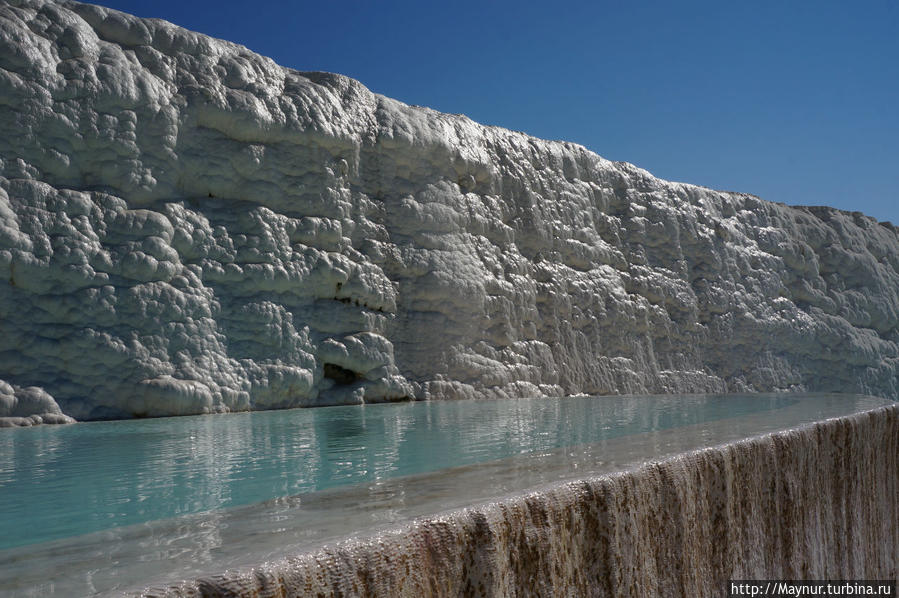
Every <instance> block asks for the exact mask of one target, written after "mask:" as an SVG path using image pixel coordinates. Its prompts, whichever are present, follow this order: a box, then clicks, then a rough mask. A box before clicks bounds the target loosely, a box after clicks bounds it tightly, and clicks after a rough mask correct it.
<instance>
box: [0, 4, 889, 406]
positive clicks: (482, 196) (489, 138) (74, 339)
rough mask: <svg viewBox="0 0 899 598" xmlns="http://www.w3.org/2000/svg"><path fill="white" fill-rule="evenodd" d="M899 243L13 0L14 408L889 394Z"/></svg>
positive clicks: (116, 19)
mask: <svg viewBox="0 0 899 598" xmlns="http://www.w3.org/2000/svg"><path fill="white" fill-rule="evenodd" d="M897 271H899V238H897V232H896V229H894V228H893V227H892V226H891V225H886V224H878V223H877V222H875V221H874V220H872V219H870V218H868V217H865V216H863V215H861V214H859V213H851V214H850V213H845V212H840V211H837V210H834V209H830V208H789V207H786V206H783V205H778V204H773V203H768V202H765V201H762V200H759V199H758V198H756V197H753V196H751V195H744V194H737V193H724V192H717V191H712V190H709V189H705V188H701V187H696V186H691V185H685V184H680V183H669V182H665V181H661V180H659V179H656V178H654V177H653V176H651V175H650V174H649V173H647V172H646V171H643V170H641V169H639V168H636V167H634V166H632V165H629V164H624V163H618V162H609V161H607V160H604V159H603V158H600V157H599V156H597V155H595V154H593V153H591V152H589V151H587V150H586V149H584V148H583V147H580V146H577V145H573V144H570V143H562V142H548V141H541V140H538V139H534V138H531V137H528V136H526V135H524V134H520V133H515V132H511V131H507V130H504V129H499V128H493V127H485V126H481V125H479V124H477V123H474V122H472V121H471V120H469V119H467V118H465V117H462V116H453V115H446V114H441V113H438V112H434V111H432V110H428V109H424V108H417V107H410V106H406V105H404V104H402V103H400V102H397V101H394V100H391V99H389V98H385V97H382V96H378V95H376V94H373V93H371V92H370V91H369V90H367V89H366V88H365V87H363V86H362V85H361V84H360V83H358V82H356V81H353V80H351V79H348V78H346V77H342V76H339V75H332V74H325V73H300V72H297V71H294V70H291V69H286V68H282V67H280V66H278V65H276V64H275V63H273V62H272V61H271V60H269V59H267V58H264V57H262V56H258V55H256V54H253V53H252V52H250V51H248V50H247V49H246V48H244V47H242V46H238V45H235V44H231V43H228V42H224V41H219V40H215V39H211V38H209V37H206V36H203V35H199V34H196V33H192V32H189V31H186V30H184V29H181V28H178V27H176V26H174V25H172V24H170V23H167V22H164V21H159V20H152V19H138V18H136V17H132V16H129V15H126V14H123V13H120V12H116V11H113V10H107V9H104V8H100V7H97V6H92V5H88V4H78V3H75V2H67V1H63V2H50V1H46V0H13V1H9V0H7V1H5V2H4V3H3V4H2V5H0V272H2V279H3V282H2V283H0V379H3V380H5V381H6V384H3V386H2V387H0V416H4V415H11V416H18V417H19V418H20V420H21V421H25V420H27V419H28V417H27V416H29V415H33V414H42V413H43V414H48V415H49V414H57V415H56V417H61V416H59V415H58V414H59V410H58V409H56V410H54V408H53V401H54V400H55V401H56V403H58V405H59V406H60V407H61V408H62V411H63V412H64V413H66V414H67V415H70V416H73V417H75V418H78V419H90V418H102V417H130V416H147V415H151V416H152V415H175V414H189V413H206V412H221V411H233V410H247V409H270V408H283V407H293V406H303V405H325V404H336V403H355V402H362V401H365V402H370V401H388V400H395V399H403V398H407V397H408V398H416V399H438V398H454V397H475V396H489V397H518V396H525V395H528V396H540V395H563V394H573V393H591V394H592V393H649V392H660V393H661V392H665V393H668V392H694V391H725V390H729V391H752V390H756V391H769V390H787V389H797V390H798V389H804V390H827V391H846V392H862V393H872V394H880V395H886V396H892V397H895V396H897V381H896V372H897V363H899V361H897V360H899V332H897V324H899V316H897V309H899V298H897V292H899V273H897ZM32 387H37V388H32ZM4 388H6V389H8V390H9V392H7V391H6V390H3V389H4ZM17 393H18V394H17ZM22 393H25V395H28V397H32V398H34V400H32V401H31V403H33V404H34V405H35V409H37V411H34V410H32V411H33V413H25V411H27V409H24V406H25V405H27V404H31V403H29V400H31V399H21V400H19V399H17V398H16V397H17V396H18V395H22ZM25 395H22V396H25ZM35 397H36V398H35ZM23 409H24V410H23ZM7 412H8V413H7ZM48 419H49V420H54V417H49V418H48ZM32 421H33V420H32Z"/></svg>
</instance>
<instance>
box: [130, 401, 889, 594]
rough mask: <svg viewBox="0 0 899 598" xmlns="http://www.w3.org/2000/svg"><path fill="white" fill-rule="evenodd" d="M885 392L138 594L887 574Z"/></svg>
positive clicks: (562, 590) (713, 584) (454, 590)
mask: <svg viewBox="0 0 899 598" xmlns="http://www.w3.org/2000/svg"><path fill="white" fill-rule="evenodd" d="M897 471H899V406H896V405H892V406H888V407H883V408H879V409H874V410H871V411H867V412H863V413H858V414H854V415H848V416H844V417H840V418H836V419H829V420H825V421H821V422H816V423H812V424H806V425H803V426H800V427H798V428H794V429H790V430H786V431H782V432H776V433H772V434H769V435H765V436H757V437H753V438H750V439H745V440H740V441H736V442H732V443H729V444H724V445H719V446H716V447H713V448H705V449H700V450H695V451H691V452H688V453H683V454H680V455H677V456H674V457H670V458H668V459H665V460H662V461H659V462H654V463H649V464H644V465H642V466H640V467H637V468H636V469H631V470H629V471H623V472H617V473H611V474H606V475H601V476H599V477H591V478H588V479H582V480H578V481H571V482H564V483H557V484H554V485H551V486H549V487H544V488H542V489H540V490H539V491H536V492H532V493H530V494H526V495H521V496H513V497H509V498H506V499H503V500H498V501H493V502H490V503H487V504H483V505H480V506H477V507H473V508H467V509H461V510H458V511H454V512H450V513H446V514H444V515H442V516H437V517H431V518H427V519H421V520H418V521H416V522H414V523H412V524H408V525H406V526H405V527H403V528H401V529H398V530H393V531H390V532H384V533H381V534H378V535H376V536H374V537H370V538H369V539H367V540H348V541H344V542H341V543H338V544H335V545H331V546H326V547H324V548H321V549H319V550H317V551H314V552H310V553H306V554H303V555H301V556H297V557H294V558H284V559H280V560H274V561H272V562H269V563H268V564H265V565H262V566H259V567H255V568H248V569H243V570H235V571H231V572H228V573H224V574H219V575H215V576H210V577H205V578H202V579H199V580H196V581H187V582H182V583H180V584H175V585H170V586H168V587H164V588H159V589H156V590H147V591H145V592H144V593H143V595H145V596H282V595H285V596H286V595H291V596H293V595H315V596H339V595H343V596H402V595H405V596H459V595H482V596H512V595H541V596H560V595H569V596H573V595H577V596H593V595H611V596H614V595H643V596H720V595H723V594H724V593H725V592H726V590H725V587H726V586H725V584H726V581H727V580H729V579H888V580H896V578H897V558H899V557H897V555H899V524H897V521H899V517H897V515H899V482H897Z"/></svg>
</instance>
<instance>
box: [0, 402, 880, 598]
mask: <svg viewBox="0 0 899 598" xmlns="http://www.w3.org/2000/svg"><path fill="white" fill-rule="evenodd" d="M890 403H892V401H889V400H886V399H879V398H874V397H863V396H856V395H808V394H806V395H783V394H781V395H668V396H650V397H569V398H564V399H523V400H507V401H458V402H425V403H404V404H387V405H367V406H348V407H328V408H318V409H305V410H303V409H298V410H289V411H270V412H256V413H242V414H230V415H218V416H197V417H180V418H162V419H152V420H131V421H120V422H97V423H82V424H75V425H72V426H42V427H37V428H21V429H7V430H0V455H2V460H0V596H50V595H56V596H74V595H102V594H103V593H104V592H114V593H116V594H115V595H118V593H119V592H121V591H122V590H123V589H125V588H131V589H134V588H140V587H143V585H146V584H147V583H149V582H151V581H159V580H169V581H172V580H177V579H184V578H188V577H191V576H195V575H199V574H208V573H210V572H215V571H221V570H224V569H225V568H229V567H240V566H244V565H247V564H255V563H259V562H265V561H267V560H270V559H274V558H278V557H279V556H282V555H284V554H290V553H291V551H294V552H295V551H298V550H308V549H313V548H314V547H315V546H317V545H320V543H321V542H322V541H324V540H332V539H339V538H342V537H347V536H348V535H357V534H362V535H364V534H366V533H370V532H371V530H373V529H378V528H379V526H381V527H383V526H392V525H394V524H397V523H398V522H403V521H408V520H410V519H412V518H414V517H419V516H423V515H428V514H432V513H436V512H440V511H441V510H446V509H452V508H459V507H461V506H466V505H470V504H474V503H476V502H477V501H483V500H490V499H492V498H493V497H498V496H502V495H506V494H509V493H517V492H521V491H526V490H528V489H529V488H533V487H535V486H537V485H540V484H547V483H555V482H557V481H559V480H564V479H572V478H573V477H580V476H585V475H597V474H602V473H604V472H610V471H618V470H621V469H622V468H626V467H630V466H634V465H637V464H640V463H642V462H646V461H650V460H654V459H660V458H663V457H665V456H668V455H672V454H677V453H679V452H684V451H688V450H694V449H697V448H702V447H704V446H711V445H714V444H720V443H724V442H730V441H734V440H737V439H741V438H746V437H748V436H752V435H757V434H762V433H768V432H773V431H778V430H783V429H788V428H790V427H795V426H797V425H802V424H804V423H809V422H812V421H819V420H821V419H826V418H830V417H841V416H845V415H848V414H851V413H856V412H859V411H863V410H868V409H874V408H877V407H879V406H882V405H886V404H890Z"/></svg>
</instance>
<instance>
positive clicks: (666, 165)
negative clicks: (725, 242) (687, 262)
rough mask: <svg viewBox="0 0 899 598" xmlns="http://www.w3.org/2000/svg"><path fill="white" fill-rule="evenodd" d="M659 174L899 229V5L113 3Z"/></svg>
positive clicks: (884, 1)
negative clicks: (847, 213) (848, 213)
mask: <svg viewBox="0 0 899 598" xmlns="http://www.w3.org/2000/svg"><path fill="white" fill-rule="evenodd" d="M101 4H104V5H105V6H110V7H112V8H117V9H119V10H124V11H126V12H130V13H133V14H137V15H139V16H145V17H159V18H163V19H166V20H169V21H172V22H174V23H177V24H178V25H181V26H183V27H187V28H189V29H193V30H196V31H200V32H203V33H206V34H209V35H212V36H215V37H221V38H225V39H228V40H231V41H235V42H238V43H241V44H244V45H246V46H248V47H249V48H250V49H251V50H254V51H256V52H259V53H261V54H265V55H267V56H271V57H272V58H274V59H275V60H276V61H277V62H279V63H280V64H282V65H284V66H289V67H293V68H297V69H300V70H323V71H332V72H337V73H342V74H345V75H348V76H350V77H353V78H355V79H358V80H360V81H362V83H364V84H365V85H366V86H367V87H369V88H370V89H372V90H373V91H375V92H378V93H382V94H385V95H388V96H391V97H393V98H396V99H398V100H401V101H403V102H407V103H409V104H419V105H423V106H429V107H431V108H434V109H437V110H441V111H443V112H454V113H463V114H466V115H467V116H469V117H471V118H472V119H474V120H476V121H479V122H482V123H485V124H493V125H500V126H503V127H507V128H510V129H515V130H519V131H524V132H526V133H529V134H531V135H535V136H537V137H543V138H548V139H564V140H568V141H574V142H577V143H580V144H583V145H585V146H586V147H588V148H590V149H591V150H593V151H595V152H597V153H598V154H600V155H602V156H604V157H606V158H609V159H611V160H626V161H628V162H633V163H634V164H636V165H638V166H641V167H643V168H646V169H647V170H649V171H651V172H652V173H653V174H655V175H657V176H660V177H662V178H666V179H671V180H677V181H684V182H689V183H696V184H700V185H705V186H708V187H714V188H717V189H729V190H736V191H745V192H748V193H754V194H756V195H759V196H761V197H762V198H764V199H768V200H772V201H780V202H784V203H787V204H807V205H822V204H824V205H832V206H835V207H839V208H842V209H846V210H860V211H863V212H865V213H867V214H869V215H871V216H874V217H875V218H877V219H879V220H890V221H892V222H893V223H895V224H897V225H899V2H897V1H896V0H859V1H858V2H849V1H848V0H839V1H831V0H817V1H805V0H795V1H792V0H791V1H787V2H784V1H783V0H781V1H778V2H770V1H757V2H729V1H722V0H714V1H702V2H699V1H692V0H684V1H682V2H671V1H670V0H669V1H639V0H635V1H634V2H620V1H619V2H600V1H594V2H570V3H561V4H558V5H556V6H554V7H552V8H551V7H550V3H549V2H545V1H543V2H535V1H531V0H519V1H507V0H502V1H491V0H480V1H478V2H471V1H469V0H456V1H453V2H445V1H441V2H430V1H426V0H417V1H407V0H403V1H391V0H378V1H375V0H370V1H361V0H342V1H340V2H333V1H329V0H318V1H314V2H312V1H309V2H307V1H295V2H286V1H285V2H266V1H263V0H259V1H256V2H245V1H241V2H236V1H233V0H219V1H216V2H213V1H210V0H177V1H176V0H154V1H153V2H146V1H136V0H106V1H105V2H101Z"/></svg>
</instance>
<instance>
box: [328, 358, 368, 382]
mask: <svg viewBox="0 0 899 598" xmlns="http://www.w3.org/2000/svg"><path fill="white" fill-rule="evenodd" d="M325 378H330V379H331V380H333V381H334V382H335V383H336V384H344V385H345V384H352V383H353V382H358V381H359V380H362V378H363V376H362V374H360V373H358V372H354V371H353V370H348V369H346V368H344V367H340V366H339V365H337V364H334V363H326V364H325Z"/></svg>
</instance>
